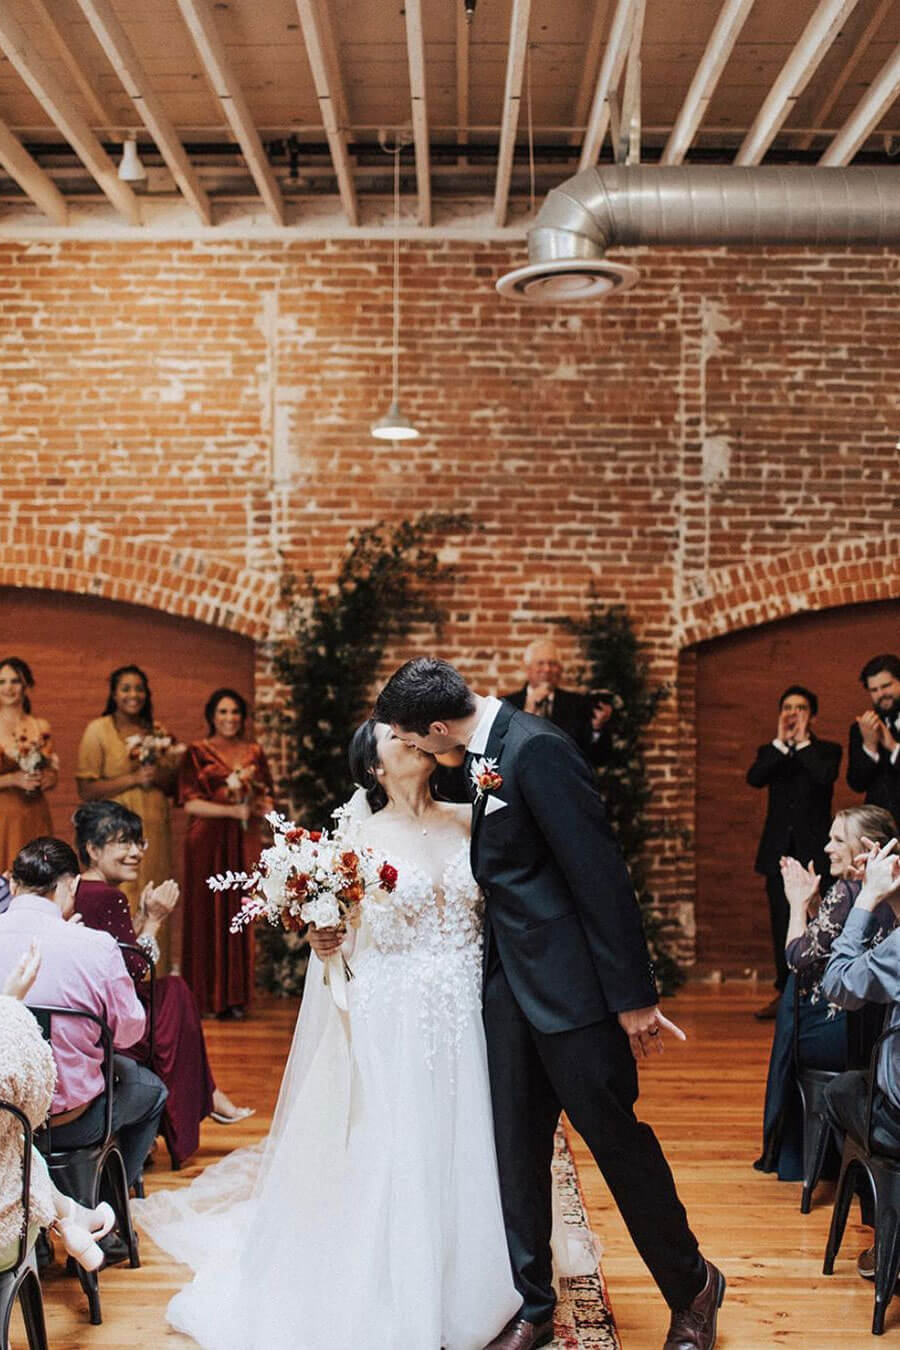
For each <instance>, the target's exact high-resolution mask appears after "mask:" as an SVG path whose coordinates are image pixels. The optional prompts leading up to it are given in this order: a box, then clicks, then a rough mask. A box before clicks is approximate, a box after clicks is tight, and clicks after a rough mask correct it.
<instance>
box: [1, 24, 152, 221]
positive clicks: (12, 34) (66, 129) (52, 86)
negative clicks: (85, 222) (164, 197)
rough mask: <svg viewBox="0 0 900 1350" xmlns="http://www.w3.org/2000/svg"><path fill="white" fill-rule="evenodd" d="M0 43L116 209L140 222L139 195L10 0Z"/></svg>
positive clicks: (126, 217)
mask: <svg viewBox="0 0 900 1350" xmlns="http://www.w3.org/2000/svg"><path fill="white" fill-rule="evenodd" d="M0 47H2V48H3V50H4V51H5V53H6V55H7V57H8V58H9V61H10V64H11V65H12V66H14V67H15V69H16V70H17V71H18V73H19V75H20V76H21V78H22V79H23V80H24V82H25V84H27V86H28V88H29V89H30V90H31V92H32V94H34V96H35V98H36V99H37V100H38V102H39V103H40V105H41V107H42V108H43V109H44V111H45V112H46V113H47V115H48V117H49V118H50V119H51V121H52V122H53V123H54V125H55V126H56V127H57V128H58V129H59V130H60V131H61V132H62V134H63V136H65V138H66V140H67V141H68V142H69V144H70V145H71V147H72V149H73V150H74V151H75V153H76V154H77V155H78V158H79V159H80V160H81V161H82V163H83V164H84V165H85V167H86V168H87V169H88V170H89V171H90V174H91V176H92V177H93V178H94V180H95V181H96V183H97V184H98V185H99V187H100V188H101V189H102V191H103V192H104V193H105V195H106V197H107V198H108V199H109V201H110V202H112V204H113V206H114V207H115V208H116V210H117V211H120V212H121V214H122V215H123V216H124V217H125V219H126V220H127V221H129V222H130V224H132V225H140V223H141V215H140V206H139V204H138V199H137V197H136V196H135V194H134V193H133V192H132V190H131V188H130V187H129V186H128V184H127V183H123V182H122V181H121V179H120V178H119V176H118V173H117V171H116V166H115V164H113V162H112V160H111V159H110V157H109V155H108V154H107V153H106V151H105V150H104V149H103V146H102V145H101V144H100V142H99V141H98V139H97V137H96V136H95V135H94V133H93V131H92V130H91V128H90V127H89V126H88V123H87V121H86V119H85V118H84V116H83V115H82V114H81V112H80V111H79V110H78V108H76V106H75V104H74V103H73V102H72V99H71V98H70V96H69V94H68V93H67V91H66V90H65V89H63V87H62V85H61V84H60V83H59V81H58V80H57V78H56V76H55V75H54V74H53V72H52V71H51V70H50V68H49V66H48V65H47V63H46V62H45V60H44V57H43V56H42V54H41V53H40V52H39V51H38V49H37V47H36V46H35V44H34V43H33V42H32V41H31V39H30V38H29V37H28V35H27V34H26V32H25V30H24V29H23V28H22V26H21V24H20V23H19V22H18V20H17V19H16V18H15V16H14V15H13V13H12V8H11V5H10V4H9V0H0Z"/></svg>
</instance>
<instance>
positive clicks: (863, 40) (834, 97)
mask: <svg viewBox="0 0 900 1350" xmlns="http://www.w3.org/2000/svg"><path fill="white" fill-rule="evenodd" d="M894 3H895V0H881V3H880V5H879V6H878V8H877V9H876V10H875V12H874V14H873V15H872V17H871V19H870V20H869V22H868V23H867V24H866V26H865V28H864V29H863V31H862V32H861V33H860V35H859V40H858V41H857V44H856V46H855V47H854V48H853V51H852V52H851V53H850V55H849V57H848V58H847V64H846V65H845V66H844V69H843V70H842V71H841V73H840V75H838V77H837V79H836V80H835V82H834V85H833V86H832V88H831V90H830V91H829V93H828V96H827V98H826V99H825V101H824V102H823V103H822V105H821V107H820V108H819V109H818V111H817V112H816V114H815V116H814V117H812V118H810V126H812V127H827V126H828V119H829V117H830V116H831V110H832V108H833V107H834V105H835V104H836V103H837V101H838V99H839V98H840V96H841V94H842V93H843V92H844V89H845V88H846V86H847V82H848V81H849V79H850V77H851V75H852V74H853V72H854V70H855V69H856V67H857V66H858V65H859V63H860V61H861V60H862V59H863V57H864V56H865V54H866V52H867V51H868V50H869V46H870V44H871V42H872V39H873V37H874V36H875V34H876V33H877V32H878V29H879V28H880V27H881V25H882V23H883V22H884V20H885V19H886V18H887V15H888V13H889V11H890V10H891V9H892V8H893V6H894ZM814 139H815V133H814V132H811V131H810V132H806V133H805V134H804V136H803V137H802V138H801V139H800V140H799V141H798V142H797V149H798V150H808V149H809V147H810V146H811V145H812V143H813V141H814Z"/></svg>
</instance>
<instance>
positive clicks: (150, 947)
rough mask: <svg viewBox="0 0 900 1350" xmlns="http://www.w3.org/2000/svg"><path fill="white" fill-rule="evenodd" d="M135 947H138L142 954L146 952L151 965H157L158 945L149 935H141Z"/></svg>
mask: <svg viewBox="0 0 900 1350" xmlns="http://www.w3.org/2000/svg"><path fill="white" fill-rule="evenodd" d="M136 946H138V947H140V948H141V950H142V951H143V952H146V954H147V956H149V957H150V960H151V961H152V962H153V964H154V965H157V963H158V962H159V943H158V942H157V940H156V938H155V937H151V936H150V934H149V933H141V935H140V937H139V938H138V940H137V943H136Z"/></svg>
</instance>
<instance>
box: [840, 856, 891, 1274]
mask: <svg viewBox="0 0 900 1350" xmlns="http://www.w3.org/2000/svg"><path fill="white" fill-rule="evenodd" d="M896 844H897V841H896V839H892V840H890V841H889V843H888V844H886V845H884V847H882V848H878V847H877V846H875V847H873V848H871V849H870V850H869V853H868V857H867V858H866V860H865V872H864V876H863V882H862V886H861V887H860V890H859V892H858V894H857V896H856V901H855V904H854V906H853V909H852V910H851V911H850V913H849V915H848V916H847V922H846V923H845V924H844V928H843V931H842V932H841V933H840V934H839V936H838V937H837V938H836V939H835V943H834V946H833V947H832V949H831V960H830V961H829V962H828V965H827V966H826V968H825V974H824V975H823V976H822V989H823V991H824V993H825V996H826V997H827V998H829V999H831V1000H833V1002H835V1003H837V1004H839V1005H840V1006H841V1007H843V1008H859V1007H861V1006H862V1005H863V1004H864V1003H865V1002H866V1001H869V1002H872V1003H881V1004H888V1005H890V1016H889V1025H890V1026H891V1027H895V1026H897V1025H898V1024H900V928H895V929H894V931H893V932H892V933H891V934H890V935H889V936H888V937H886V938H885V939H884V941H883V942H879V943H877V945H875V946H873V945H872V943H873V940H874V937H875V933H876V931H877V926H878V920H877V918H876V914H877V911H878V909H879V907H880V906H881V905H883V904H884V903H887V904H889V905H890V907H891V909H892V910H893V912H894V914H895V915H896V916H897V917H898V918H900V858H898V856H897V854H896V853H895V852H894V851H893V850H894V849H895V848H896ZM876 1075H877V1079H876V1089H875V1093H874V1095H873V1099H872V1119H871V1140H872V1145H873V1147H874V1148H875V1150H876V1152H878V1153H883V1154H886V1155H887V1156H888V1157H889V1158H897V1159H900V1034H898V1035H896V1036H891V1038H890V1039H889V1040H887V1041H885V1043H884V1045H883V1046H882V1049H881V1051H880V1056H879V1060H878V1064H877V1066H876ZM868 1092H869V1075H868V1073H867V1072H866V1071H865V1070H864V1069H858V1070H851V1071H849V1072H848V1073H842V1074H841V1075H840V1077H839V1078H835V1079H834V1081H833V1082H831V1083H829V1084H828V1086H827V1088H826V1089H825V1110H826V1113H827V1115H828V1118H829V1120H830V1121H831V1123H832V1125H833V1126H834V1128H835V1130H836V1131H837V1132H838V1134H839V1135H844V1134H849V1135H851V1137H852V1138H854V1139H856V1140H858V1141H859V1142H860V1143H865V1136H866V1100H867V1097H868ZM861 1200H862V1203H863V1222H864V1223H871V1221H872V1213H871V1209H872V1207H871V1198H870V1195H869V1191H868V1187H864V1188H863V1191H862V1194H861ZM857 1264H858V1268H859V1273H860V1274H861V1275H863V1276H865V1277H867V1278H869V1279H871V1278H873V1277H874V1273H875V1249H874V1247H872V1248H869V1249H868V1250H867V1251H864V1252H862V1253H861V1255H860V1257H859V1261H858V1263H857Z"/></svg>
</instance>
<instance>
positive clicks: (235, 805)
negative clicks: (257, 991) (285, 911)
mask: <svg viewBox="0 0 900 1350" xmlns="http://www.w3.org/2000/svg"><path fill="white" fill-rule="evenodd" d="M204 715H205V717H206V723H207V726H208V728H209V735H208V736H206V737H204V739H203V740H201V741H194V742H192V744H190V745H189V746H188V748H187V752H186V753H185V756H184V759H183V760H182V762H181V769H180V772H179V777H178V795H179V801H180V802H181V805H182V806H183V807H184V809H185V811H186V812H187V814H188V815H189V816H190V824H189V826H188V832H187V838H186V840H185V851H184V930H183V931H184V976H185V979H186V980H187V982H188V984H189V985H190V986H191V988H192V990H193V991H194V994H195V995H196V998H197V1001H198V1003H199V1004H200V1007H201V1008H202V1009H203V1011H204V1012H213V1013H215V1014H216V1015H217V1016H218V1017H220V1018H229V1017H231V1018H242V1017H243V1016H244V1015H245V1009H246V1007H247V1004H248V1003H249V1002H250V994H251V990H252V987H253V932H252V930H245V931H244V932H242V933H231V932H230V925H231V920H232V918H233V917H234V915H235V914H236V913H237V912H238V911H239V909H240V893H239V891H233V892H224V893H222V892H217V893H215V894H213V892H212V891H211V890H210V889H209V887H208V886H207V884H206V879H207V877H210V876H213V875H214V874H218V873H220V872H228V871H231V872H246V871H252V869H253V867H254V865H255V863H256V861H257V859H258V858H259V854H260V849H261V839H260V818H261V817H262V816H264V815H265V814H266V812H267V811H271V810H272V807H273V794H274V787H273V783H272V774H271V772H270V770H269V765H268V762H267V760H266V756H265V752H264V751H263V749H262V746H260V745H259V744H258V743H257V742H256V741H249V740H247V739H246V737H245V727H246V722H247V701H246V699H245V698H244V697H243V696H242V695H241V694H239V693H238V692H237V691H236V690H235V689H216V690H215V692H214V693H213V694H211V695H210V697H209V699H208V700H207V703H206V707H205V709H204Z"/></svg>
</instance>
